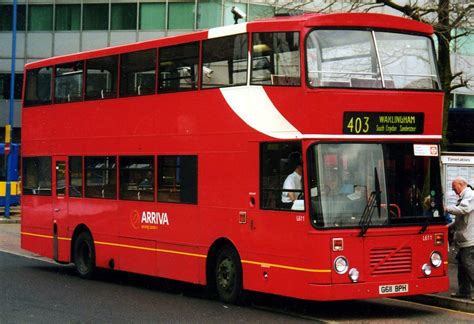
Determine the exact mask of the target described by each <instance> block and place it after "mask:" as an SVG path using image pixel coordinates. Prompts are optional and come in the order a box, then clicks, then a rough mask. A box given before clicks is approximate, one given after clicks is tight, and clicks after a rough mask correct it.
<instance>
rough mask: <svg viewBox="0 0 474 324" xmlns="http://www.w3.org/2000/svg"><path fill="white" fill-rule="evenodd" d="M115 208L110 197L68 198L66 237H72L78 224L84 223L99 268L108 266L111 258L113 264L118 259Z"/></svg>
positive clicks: (114, 202)
mask: <svg viewBox="0 0 474 324" xmlns="http://www.w3.org/2000/svg"><path fill="white" fill-rule="evenodd" d="M117 208H118V207H117V202H116V200H112V199H93V198H82V199H81V198H77V199H76V198H69V204H68V209H69V218H68V219H69V221H68V225H67V226H68V232H67V237H68V238H70V239H72V238H73V234H74V231H75V230H76V229H77V228H78V226H84V224H85V225H86V227H87V229H88V230H89V231H90V232H91V234H92V238H93V240H94V246H95V253H96V265H97V266H98V267H101V268H108V267H109V262H110V261H111V260H114V263H115V264H117V262H118V260H119V254H118V251H119V248H118V247H116V246H114V243H118V242H117V232H118V231H117V228H118V225H117V214H118V211H117ZM71 244H72V242H71ZM72 258H73V256H71V259H72Z"/></svg>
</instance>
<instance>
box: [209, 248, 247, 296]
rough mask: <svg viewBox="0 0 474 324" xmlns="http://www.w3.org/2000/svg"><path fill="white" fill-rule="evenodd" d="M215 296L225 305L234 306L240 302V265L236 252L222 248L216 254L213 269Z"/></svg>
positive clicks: (232, 249)
mask: <svg viewBox="0 0 474 324" xmlns="http://www.w3.org/2000/svg"><path fill="white" fill-rule="evenodd" d="M214 275H215V278H214V280H215V282H214V284H215V285H216V291H217V295H218V296H219V299H220V300H221V301H223V302H225V303H229V304H236V303H240V302H241V301H242V297H243V295H242V264H241V263H240V257H239V255H238V254H237V251H236V250H235V249H234V248H232V247H230V246H224V247H222V248H221V249H220V250H219V252H218V253H217V258H216V267H215V269H214Z"/></svg>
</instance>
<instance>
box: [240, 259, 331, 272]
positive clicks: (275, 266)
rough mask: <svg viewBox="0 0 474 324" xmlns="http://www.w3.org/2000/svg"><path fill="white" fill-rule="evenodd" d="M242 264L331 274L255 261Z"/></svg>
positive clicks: (324, 270)
mask: <svg viewBox="0 0 474 324" xmlns="http://www.w3.org/2000/svg"><path fill="white" fill-rule="evenodd" d="M242 263H247V264H254V265H259V266H262V267H274V268H280V269H287V270H295V271H304V272H312V273H330V272H331V270H328V269H308V268H297V267H289V266H284V265H281V264H273V263H265V262H255V261H249V260H242Z"/></svg>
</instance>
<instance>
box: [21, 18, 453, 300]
mask: <svg viewBox="0 0 474 324" xmlns="http://www.w3.org/2000/svg"><path fill="white" fill-rule="evenodd" d="M432 33H433V30H432V28H431V27H430V26H427V25H424V24H421V23H418V22H415V21H412V20H407V19H403V18H399V17H394V16H388V15H379V14H356V13H351V14H329V15H302V16H298V17H276V18H272V19H268V20H262V21H255V22H250V23H243V24H238V25H233V26H226V27H221V28H215V29H210V30H208V31H201V32H196V33H192V34H188V35H182V36H176V37H169V38H163V39H157V40H151V41H145V42H140V43H136V44H130V45H124V46H117V47H113V48H106V49H101V50H94V51H90V52H84V53H77V54H73V55H65V56H61V57H54V58H50V59H45V60H41V61H38V62H34V63H30V64H28V65H26V69H25V85H24V108H23V115H22V118H23V130H22V138H23V144H22V150H23V151H22V155H23V164H22V166H23V169H22V182H23V188H22V190H23V195H22V202H21V206H22V235H21V237H22V247H23V248H24V249H26V250H30V251H33V252H35V253H38V254H40V255H43V256H46V257H49V258H53V259H54V260H56V261H57V262H60V263H70V262H72V263H74V264H75V267H76V269H77V272H78V274H79V275H80V276H81V277H84V278H89V277H90V276H92V274H93V272H94V269H95V268H97V267H100V268H110V269H116V270H121V271H129V272H135V273H140V274H146V275H150V276H160V277H165V278H172V279H176V280H182V281H187V282H192V283H196V284H202V285H209V286H210V287H212V288H214V289H215V291H216V292H217V294H218V296H219V297H220V298H221V299H222V300H223V301H225V302H234V301H236V300H238V298H239V297H240V296H241V293H242V291H243V290H250V291H260V292H266V293H272V294H279V295H285V296H292V297H296V298H302V299H309V300H340V299H356V298H374V297H383V296H394V295H396V296H399V295H412V294H422V293H432V292H438V291H444V290H447V289H448V277H447V271H448V269H447V260H448V255H447V242H446V241H447V230H446V222H445V220H444V218H443V207H442V188H441V180H440V162H439V147H438V144H439V141H440V140H441V124H442V120H441V118H442V117H441V116H442V113H441V112H442V104H443V94H442V92H441V91H440V85H439V80H438V76H437V70H436V63H435V62H436V61H435V57H434V54H433V42H432V40H431V38H430V36H431V35H432Z"/></svg>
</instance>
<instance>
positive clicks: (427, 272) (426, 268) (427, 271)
mask: <svg viewBox="0 0 474 324" xmlns="http://www.w3.org/2000/svg"><path fill="white" fill-rule="evenodd" d="M421 270H422V271H423V273H424V274H425V276H429V275H430V274H431V267H430V266H429V265H428V264H427V263H425V264H424V265H423V266H422V267H421Z"/></svg>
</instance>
